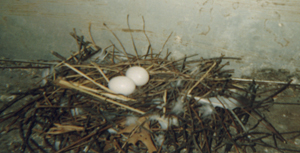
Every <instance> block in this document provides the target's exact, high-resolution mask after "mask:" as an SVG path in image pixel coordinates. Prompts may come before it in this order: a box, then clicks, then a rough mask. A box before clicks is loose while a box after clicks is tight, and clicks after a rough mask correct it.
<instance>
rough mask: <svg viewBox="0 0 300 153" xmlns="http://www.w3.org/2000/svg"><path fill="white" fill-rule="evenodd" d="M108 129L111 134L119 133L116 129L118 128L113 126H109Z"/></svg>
mask: <svg viewBox="0 0 300 153" xmlns="http://www.w3.org/2000/svg"><path fill="white" fill-rule="evenodd" d="M107 131H108V132H109V133H110V134H117V133H118V131H116V130H115V129H113V128H109V129H107Z"/></svg>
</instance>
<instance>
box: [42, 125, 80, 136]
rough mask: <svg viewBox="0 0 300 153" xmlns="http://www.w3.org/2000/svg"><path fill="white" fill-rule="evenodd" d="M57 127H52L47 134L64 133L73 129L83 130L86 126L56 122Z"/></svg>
mask: <svg viewBox="0 0 300 153" xmlns="http://www.w3.org/2000/svg"><path fill="white" fill-rule="evenodd" d="M54 125H55V126H56V127H52V128H50V130H49V131H48V132H46V134H62V133H68V132H73V131H83V130H84V128H83V127H80V126H75V125H61V124H58V123H54Z"/></svg>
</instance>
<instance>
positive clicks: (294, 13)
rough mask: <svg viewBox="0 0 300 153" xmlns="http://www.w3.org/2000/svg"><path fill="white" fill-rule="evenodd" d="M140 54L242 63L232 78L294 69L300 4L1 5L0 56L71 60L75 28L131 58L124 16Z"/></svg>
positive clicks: (11, 1) (60, 0)
mask: <svg viewBox="0 0 300 153" xmlns="http://www.w3.org/2000/svg"><path fill="white" fill-rule="evenodd" d="M127 14H129V15H130V25H131V29H135V30H136V31H137V32H134V33H133V34H134V38H135V40H136V43H137V47H138V49H139V52H140V53H144V52H145V51H146V48H147V45H148V44H147V41H146V38H145V36H144V35H143V33H142V32H141V31H139V30H141V29H142V27H143V21H142V16H144V18H145V22H146V31H147V34H148V36H149V37H150V40H151V43H152V46H153V48H154V49H155V51H156V52H157V51H159V50H160V49H161V47H162V45H163V43H164V41H165V40H166V39H167V37H168V35H169V34H170V33H171V32H173V35H172V37H171V38H170V40H169V42H168V43H167V45H166V48H168V49H169V50H170V51H171V52H173V56H174V57H175V58H178V57H181V56H183V55H184V54H194V53H198V54H199V55H200V56H202V57H204V58H209V57H216V56H220V55H221V54H224V55H226V56H234V57H241V58H242V60H241V61H231V67H230V68H235V69H236V75H237V76H240V75H248V74H250V73H251V72H252V71H253V70H257V69H262V68H274V69H288V70H290V71H291V72H295V71H296V70H297V69H298V71H299V69H300V68H299V65H300V60H299V57H300V51H299V50H300V48H299V40H300V39H299V37H300V29H299V27H300V23H299V21H300V2H298V1H297V0H276V1H274V0H230V1H228V0H146V1H145V0H26V1H24V0H1V1H0V16H1V18H0V57H8V58H14V59H54V57H53V56H52V55H51V54H50V50H54V51H57V52H60V53H61V54H62V55H64V56H68V55H70V50H73V51H75V50H76V43H75V41H74V40H73V38H72V37H71V36H69V32H72V29H73V28H76V29H77V32H78V33H79V34H83V35H85V36H86V39H87V40H90V39H89V37H88V25H89V23H92V34H93V37H94V38H95V40H96V43H97V44H98V45H99V46H101V47H106V46H108V45H110V40H111V41H113V42H114V43H115V44H117V41H116V39H115V38H114V37H113V36H112V35H111V33H109V31H107V30H106V28H105V27H104V26H103V23H104V22H105V23H106V24H107V25H108V26H109V27H110V28H111V29H112V30H113V31H114V32H115V33H116V34H117V35H118V36H119V38H120V39H121V41H122V42H123V43H124V44H125V47H126V49H127V51H129V52H131V53H133V52H132V45H131V44H132V43H131V40H130V34H129V33H128V32H127V29H128V28H127V23H126V20H127V19H126V17H127Z"/></svg>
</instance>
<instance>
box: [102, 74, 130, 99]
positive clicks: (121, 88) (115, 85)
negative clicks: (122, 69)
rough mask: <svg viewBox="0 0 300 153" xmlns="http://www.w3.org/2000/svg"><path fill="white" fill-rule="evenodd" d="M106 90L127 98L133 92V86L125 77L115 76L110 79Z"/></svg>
mask: <svg viewBox="0 0 300 153" xmlns="http://www.w3.org/2000/svg"><path fill="white" fill-rule="evenodd" d="M108 88H109V89H110V90H112V91H113V92H115V93H118V94H122V95H125V96H127V95H130V94H132V93H133V92H134V90H135V84H134V82H133V81H132V80H131V79H130V78H128V77H126V76H117V77H114V78H112V79H110V81H109V83H108Z"/></svg>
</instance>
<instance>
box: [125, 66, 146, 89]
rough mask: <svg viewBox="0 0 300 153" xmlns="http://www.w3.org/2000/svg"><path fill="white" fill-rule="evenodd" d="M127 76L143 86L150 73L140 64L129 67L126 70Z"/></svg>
mask: <svg viewBox="0 0 300 153" xmlns="http://www.w3.org/2000/svg"><path fill="white" fill-rule="evenodd" d="M126 76H127V77H128V78H130V79H131V80H132V81H133V82H134V83H135V85H137V86H143V85H145V84H146V83H147V82H148V81H149V74H148V72H147V70H146V69H144V68H142V67H140V66H133V67H131V68H129V69H128V70H127V71H126Z"/></svg>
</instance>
